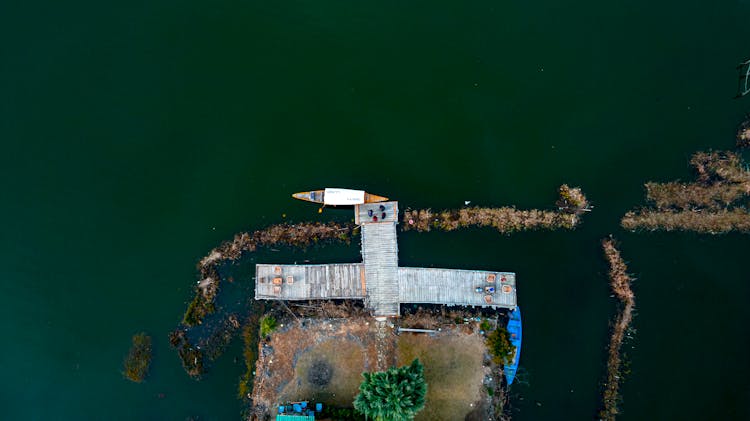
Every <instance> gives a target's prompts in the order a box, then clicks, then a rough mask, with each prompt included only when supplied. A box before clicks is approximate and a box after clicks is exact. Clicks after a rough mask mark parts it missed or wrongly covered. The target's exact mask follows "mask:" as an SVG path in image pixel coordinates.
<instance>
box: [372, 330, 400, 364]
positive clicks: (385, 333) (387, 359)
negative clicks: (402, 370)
mask: <svg viewBox="0 0 750 421" xmlns="http://www.w3.org/2000/svg"><path fill="white" fill-rule="evenodd" d="M375 330H376V333H375V335H376V338H377V342H376V343H375V349H376V350H377V352H378V365H377V367H376V370H377V371H385V370H388V369H389V368H391V367H394V366H395V365H396V335H395V334H394V333H393V328H391V327H390V326H389V323H388V322H387V321H385V320H378V321H376V322H375Z"/></svg>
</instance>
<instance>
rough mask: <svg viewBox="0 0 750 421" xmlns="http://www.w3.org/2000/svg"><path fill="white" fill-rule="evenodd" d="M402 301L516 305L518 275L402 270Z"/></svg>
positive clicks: (399, 290) (400, 286) (399, 275)
mask: <svg viewBox="0 0 750 421" xmlns="http://www.w3.org/2000/svg"><path fill="white" fill-rule="evenodd" d="M398 292H399V301H400V302H402V303H424V304H445V305H449V306H459V305H460V306H477V307H505V308H513V307H515V306H516V274H515V273H510V272H493V271H479V270H459V269H435V268H398Z"/></svg>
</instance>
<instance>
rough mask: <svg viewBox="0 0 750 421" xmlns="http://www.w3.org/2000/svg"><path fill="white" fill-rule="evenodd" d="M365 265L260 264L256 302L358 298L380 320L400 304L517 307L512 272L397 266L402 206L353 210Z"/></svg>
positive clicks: (367, 206) (389, 204)
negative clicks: (359, 228)
mask: <svg viewBox="0 0 750 421" xmlns="http://www.w3.org/2000/svg"><path fill="white" fill-rule="evenodd" d="M354 220H355V222H356V223H357V224H358V225H359V226H360V227H361V230H362V263H349V264H322V265H277V264H258V265H256V267H255V279H256V282H255V299H256V300H318V299H357V300H364V303H365V306H366V307H367V308H369V309H370V310H371V311H372V315H373V316H375V317H397V316H399V314H400V313H399V305H400V304H401V303H423V304H445V305H460V306H476V307H492V308H498V307H499V308H510V309H513V308H515V307H516V275H515V273H512V272H497V271H481V270H459V269H436V268H410V267H399V266H398V241H397V236H396V224H398V202H383V203H365V204H361V205H355V206H354Z"/></svg>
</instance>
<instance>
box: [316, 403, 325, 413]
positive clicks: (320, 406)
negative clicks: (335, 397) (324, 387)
mask: <svg viewBox="0 0 750 421" xmlns="http://www.w3.org/2000/svg"><path fill="white" fill-rule="evenodd" d="M315 410H316V411H318V412H320V411H322V410H323V404H322V403H316V404H315Z"/></svg>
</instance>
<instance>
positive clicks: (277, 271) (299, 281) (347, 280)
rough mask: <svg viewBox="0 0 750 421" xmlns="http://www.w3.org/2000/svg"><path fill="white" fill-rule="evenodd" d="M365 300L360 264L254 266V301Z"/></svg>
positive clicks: (363, 279) (362, 272) (362, 273)
mask: <svg viewBox="0 0 750 421" xmlns="http://www.w3.org/2000/svg"><path fill="white" fill-rule="evenodd" d="M364 298H365V278H364V271H363V270H362V263H351V264H349V263H346V264H328V265H272V264H258V265H255V299H256V300H259V299H264V300H320V299H359V300H362V299H364Z"/></svg>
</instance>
